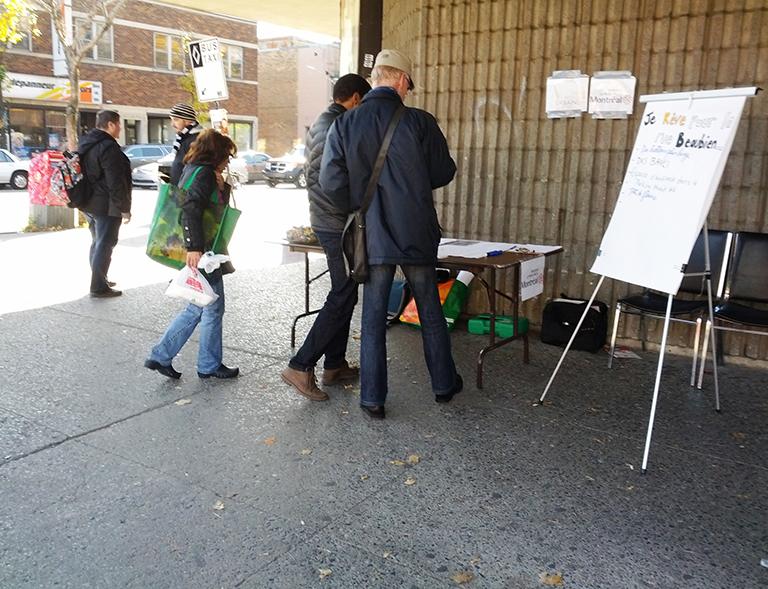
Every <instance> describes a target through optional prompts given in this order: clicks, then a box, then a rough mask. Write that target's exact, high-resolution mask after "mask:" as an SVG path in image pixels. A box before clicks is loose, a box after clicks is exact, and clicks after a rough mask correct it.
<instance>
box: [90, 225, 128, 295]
mask: <svg viewBox="0 0 768 589" xmlns="http://www.w3.org/2000/svg"><path fill="white" fill-rule="evenodd" d="M85 217H86V218H87V219H88V229H90V231H91V251H90V255H89V261H90V264H91V292H104V291H105V290H108V289H109V284H107V273H108V272H109V265H110V264H111V263H112V250H114V249H115V246H116V245H117V238H118V235H119V233H120V223H121V222H122V219H121V218H120V217H110V216H108V215H91V214H88V213H86V214H85Z"/></svg>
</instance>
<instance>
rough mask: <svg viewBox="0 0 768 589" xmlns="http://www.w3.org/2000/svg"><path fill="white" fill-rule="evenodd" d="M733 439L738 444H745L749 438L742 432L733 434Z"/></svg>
mask: <svg viewBox="0 0 768 589" xmlns="http://www.w3.org/2000/svg"><path fill="white" fill-rule="evenodd" d="M731 437H732V438H733V439H734V440H736V441H737V442H743V441H744V440H745V439H746V438H747V434H745V433H742V432H731Z"/></svg>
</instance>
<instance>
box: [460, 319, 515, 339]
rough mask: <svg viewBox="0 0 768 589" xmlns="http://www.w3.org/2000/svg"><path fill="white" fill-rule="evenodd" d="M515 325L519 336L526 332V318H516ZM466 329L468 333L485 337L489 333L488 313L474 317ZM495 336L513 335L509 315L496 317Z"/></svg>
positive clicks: (513, 329) (512, 324)
mask: <svg viewBox="0 0 768 589" xmlns="http://www.w3.org/2000/svg"><path fill="white" fill-rule="evenodd" d="M517 323H518V326H519V328H520V333H521V334H523V333H527V332H528V319H527V318H526V317H518V318H517ZM467 327H468V329H469V333H474V334H476V335H487V334H489V333H490V332H491V316H490V315H489V314H488V313H483V314H482V315H476V316H474V317H472V318H471V319H470V320H469V321H468V322H467ZM496 335H497V336H498V337H500V338H507V337H512V336H513V335H515V325H514V322H513V320H512V317H511V316H510V315H496ZM518 335H519V334H518Z"/></svg>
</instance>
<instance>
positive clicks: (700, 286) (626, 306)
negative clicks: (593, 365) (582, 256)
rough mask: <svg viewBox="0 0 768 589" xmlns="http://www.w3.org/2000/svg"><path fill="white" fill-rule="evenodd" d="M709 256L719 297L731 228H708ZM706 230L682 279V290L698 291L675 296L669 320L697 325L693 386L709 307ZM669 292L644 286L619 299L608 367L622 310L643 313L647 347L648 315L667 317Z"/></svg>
mask: <svg viewBox="0 0 768 589" xmlns="http://www.w3.org/2000/svg"><path fill="white" fill-rule="evenodd" d="M708 233H709V260H710V268H711V272H710V274H711V280H712V297H713V299H716V298H719V297H720V295H721V293H722V292H723V283H724V281H725V267H726V264H727V263H728V252H729V251H730V246H731V240H732V239H733V233H731V232H730V231H719V230H717V229H710V230H709V232H708ZM705 261H706V260H705V251H704V232H703V231H702V232H701V233H700V234H699V237H698V239H697V240H696V243H695V244H694V246H693V251H691V257H690V258H689V260H688V264H687V265H686V268H685V274H686V276H685V278H683V281H682V282H681V283H680V289H679V292H684V293H688V294H693V295H697V296H698V298H695V299H682V298H678V297H674V298H673V299H672V311H671V313H670V320H671V321H675V322H678V323H687V324H690V325H695V326H696V331H695V335H694V342H693V366H692V367H691V386H693V385H694V383H695V379H696V363H697V360H698V350H699V336H700V335H701V323H702V321H703V315H704V313H705V312H706V310H707V277H706V275H705V274H704V272H705V268H706V265H705ZM667 298H668V295H666V294H661V293H657V292H653V291H651V290H648V289H645V290H644V291H643V292H641V293H636V294H631V295H629V296H626V297H624V298H621V299H619V300H618V301H617V302H616V314H615V315H614V319H613V334H612V335H611V353H610V357H609V358H608V368H610V367H611V365H612V364H613V352H614V350H615V348H616V332H617V331H618V329H619V319H620V318H621V313H622V312H624V313H628V314H630V315H639V316H640V332H641V333H640V339H641V341H642V344H643V349H645V339H646V338H645V318H646V317H651V318H653V319H662V320H663V319H664V317H665V315H666V312H667ZM686 317H687V318H686Z"/></svg>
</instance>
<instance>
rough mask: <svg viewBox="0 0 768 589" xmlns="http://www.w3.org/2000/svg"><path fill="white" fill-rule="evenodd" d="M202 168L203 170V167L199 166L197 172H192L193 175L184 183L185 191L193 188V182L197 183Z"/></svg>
mask: <svg viewBox="0 0 768 589" xmlns="http://www.w3.org/2000/svg"><path fill="white" fill-rule="evenodd" d="M200 168H202V166H197V167H196V168H195V171H194V172H192V175H191V176H190V177H189V178H188V179H187V181H186V182H185V183H184V186H183V190H189V187H190V186H192V182H194V181H195V178H196V177H197V173H198V172H199V171H200Z"/></svg>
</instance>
